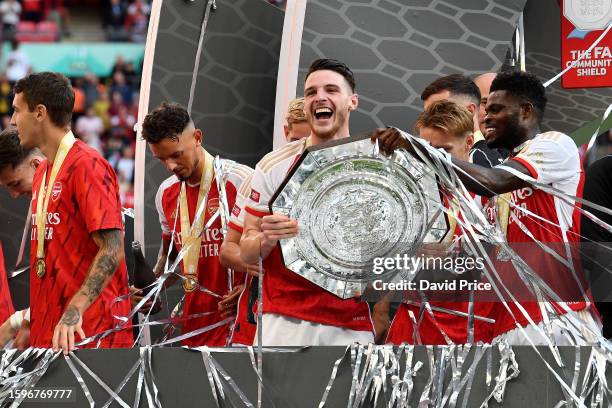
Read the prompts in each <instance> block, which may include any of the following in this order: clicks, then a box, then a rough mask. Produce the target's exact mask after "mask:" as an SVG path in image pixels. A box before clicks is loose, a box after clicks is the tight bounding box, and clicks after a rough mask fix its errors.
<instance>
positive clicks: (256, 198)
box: [250, 188, 261, 203]
mask: <svg viewBox="0 0 612 408" xmlns="http://www.w3.org/2000/svg"><path fill="white" fill-rule="evenodd" d="M260 197H261V194H259V192H258V191H256V190H255V189H254V188H252V189H251V195H250V198H251V200H253V201H255V202H256V203H258V202H259V198H260Z"/></svg>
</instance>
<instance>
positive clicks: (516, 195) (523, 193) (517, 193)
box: [512, 187, 533, 203]
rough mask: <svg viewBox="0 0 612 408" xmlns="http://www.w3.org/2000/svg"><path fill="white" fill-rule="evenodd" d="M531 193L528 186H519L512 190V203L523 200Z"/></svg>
mask: <svg viewBox="0 0 612 408" xmlns="http://www.w3.org/2000/svg"><path fill="white" fill-rule="evenodd" d="M532 195H533V190H532V189H531V188H530V187H524V188H520V189H518V190H514V191H513V192H512V201H513V202H514V203H516V202H519V201H523V200H525V199H526V198H527V197H530V196H532Z"/></svg>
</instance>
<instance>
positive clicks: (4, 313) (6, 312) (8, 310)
mask: <svg viewBox="0 0 612 408" xmlns="http://www.w3.org/2000/svg"><path fill="white" fill-rule="evenodd" d="M13 313H15V308H14V307H13V300H12V299H11V291H10V290H9V285H8V279H7V275H6V269H5V266H4V252H2V244H0V322H4V321H6V319H8V318H9V317H11V315H12V314H13Z"/></svg>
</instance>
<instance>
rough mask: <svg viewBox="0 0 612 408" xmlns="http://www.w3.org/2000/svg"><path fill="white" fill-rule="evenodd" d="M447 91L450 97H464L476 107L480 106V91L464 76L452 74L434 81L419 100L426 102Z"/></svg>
mask: <svg viewBox="0 0 612 408" xmlns="http://www.w3.org/2000/svg"><path fill="white" fill-rule="evenodd" d="M444 91H448V92H449V93H450V95H451V96H464V97H467V98H469V99H470V100H471V101H473V102H474V103H475V104H476V105H479V104H480V89H478V86H476V84H475V83H474V81H472V80H471V79H470V78H468V77H467V76H465V75H461V74H452V75H447V76H443V77H441V78H438V79H436V80H435V81H433V82H432V83H431V84H429V85H427V87H426V88H425V89H424V90H423V92H422V93H421V100H423V101H424V100H426V99H427V98H429V97H430V96H431V95H435V94H437V93H440V92H444Z"/></svg>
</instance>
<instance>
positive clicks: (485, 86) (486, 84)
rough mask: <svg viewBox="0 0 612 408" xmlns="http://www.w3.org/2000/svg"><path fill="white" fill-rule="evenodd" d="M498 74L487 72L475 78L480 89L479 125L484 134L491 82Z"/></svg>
mask: <svg viewBox="0 0 612 408" xmlns="http://www.w3.org/2000/svg"><path fill="white" fill-rule="evenodd" d="M496 76H497V73H495V72H487V73H485V74H481V75H478V76H477V77H476V78H474V83H475V84H476V86H477V87H478V89H479V90H480V112H479V115H478V119H479V124H478V125H479V127H480V131H481V132H482V134H483V135H485V134H486V132H485V129H484V127H485V126H484V119H485V106H487V99H488V98H489V93H490V92H491V83H493V80H494V79H495V77H496Z"/></svg>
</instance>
